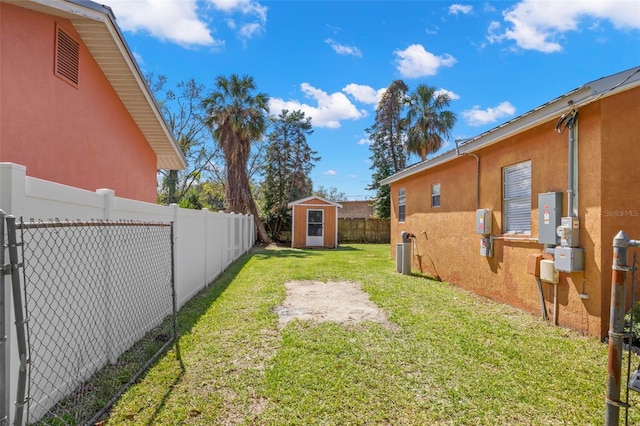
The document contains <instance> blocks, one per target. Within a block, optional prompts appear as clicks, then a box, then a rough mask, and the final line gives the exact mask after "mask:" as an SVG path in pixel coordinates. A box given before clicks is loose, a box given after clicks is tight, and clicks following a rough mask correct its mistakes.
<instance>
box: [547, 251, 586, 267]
mask: <svg viewBox="0 0 640 426" xmlns="http://www.w3.org/2000/svg"><path fill="white" fill-rule="evenodd" d="M554 258H555V267H556V269H557V270H558V271H562V272H575V271H584V249H582V248H579V247H567V246H556V248H555V249H554Z"/></svg>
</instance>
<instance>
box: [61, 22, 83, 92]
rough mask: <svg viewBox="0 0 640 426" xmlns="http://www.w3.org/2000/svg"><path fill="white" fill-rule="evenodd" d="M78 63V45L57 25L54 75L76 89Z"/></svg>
mask: <svg viewBox="0 0 640 426" xmlns="http://www.w3.org/2000/svg"><path fill="white" fill-rule="evenodd" d="M79 62H80V43H78V42H77V41H75V40H74V39H73V38H72V37H71V36H70V35H69V34H68V33H67V32H65V31H64V30H63V29H62V27H60V26H59V25H57V26H56V62H55V74H56V75H57V76H58V77H60V78H62V79H63V80H65V81H67V82H69V83H71V84H73V85H74V86H76V87H77V86H78V67H79Z"/></svg>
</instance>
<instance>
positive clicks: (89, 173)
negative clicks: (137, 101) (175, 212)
mask: <svg viewBox="0 0 640 426" xmlns="http://www.w3.org/2000/svg"><path fill="white" fill-rule="evenodd" d="M56 25H60V26H61V27H62V28H63V29H64V30H65V31H66V32H67V33H68V34H69V35H71V36H72V37H73V38H75V39H76V41H78V42H79V43H80V62H79V83H78V87H74V86H73V85H71V84H69V83H67V82H66V81H64V80H62V79H61V78H58V77H57V76H56V75H55V74H54V50H55V33H56ZM0 31H1V35H2V37H1V38H0V50H1V51H2V61H0V77H1V78H0V94H1V96H0V98H1V100H0V102H1V105H0V161H5V162H13V163H18V164H22V165H24V166H26V167H27V174H28V175H29V176H33V177H37V178H40V179H45V180H49V181H53V182H58V183H62V184H66V185H70V186H75V187H79V188H83V189H88V190H91V191H95V190H96V189H99V188H110V189H113V190H115V191H116V195H117V196H120V197H125V198H131V199H136V200H141V201H148V202H156V187H157V183H156V168H157V159H156V155H155V153H154V152H153V150H152V149H151V147H150V146H149V144H148V142H147V141H146V139H145V138H144V136H143V135H142V133H141V132H140V130H139V128H138V127H137V125H136V123H135V122H134V120H133V118H132V117H131V116H130V114H129V113H128V111H127V109H126V108H125V106H124V105H123V104H122V102H121V100H120V98H119V97H118V96H117V94H116V92H115V91H114V90H113V88H112V87H111V85H110V84H109V82H108V80H107V79H106V77H105V76H104V74H103V73H102V71H101V69H100V68H99V67H98V65H97V63H96V62H95V60H94V59H93V57H92V56H91V54H90V53H89V51H88V50H87V48H86V47H85V45H84V44H83V43H82V40H81V39H80V37H79V36H78V34H77V32H76V31H75V30H74V27H73V25H72V24H71V22H70V21H68V20H66V19H62V18H58V17H54V16H50V15H47V14H43V13H39V12H34V11H31V10H27V9H23V8H20V7H16V6H13V5H8V4H5V3H1V4H0Z"/></svg>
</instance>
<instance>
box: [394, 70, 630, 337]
mask: <svg viewBox="0 0 640 426" xmlns="http://www.w3.org/2000/svg"><path fill="white" fill-rule="evenodd" d="M639 146H640V67H636V68H633V69H630V70H627V71H624V72H620V73H618V74H614V75H611V76H607V77H604V78H601V79H599V80H595V81H592V82H589V83H586V84H585V85H583V86H581V87H578V88H577V89H575V90H572V91H570V92H568V93H566V94H564V95H562V96H560V97H558V98H556V99H553V100H551V101H549V102H548V103H546V104H544V105H541V106H540V107H538V108H535V109H534V110H532V111H529V112H527V113H525V114H523V115H521V116H519V117H517V118H514V119H513V120H511V121H509V122H507V123H504V124H502V125H500V126H498V127H496V128H494V129H492V130H490V131H487V132H485V133H483V134H481V135H478V136H476V137H474V138H471V139H468V140H465V141H462V142H459V143H458V144H457V147H456V149H455V150H452V151H449V152H446V153H444V154H442V155H439V156H437V157H434V158H431V159H428V160H426V161H423V162H421V163H418V164H415V165H412V166H410V167H408V168H406V169H405V170H403V171H401V172H399V173H397V174H396V175H394V176H391V177H389V178H388V179H386V180H384V181H383V182H382V183H384V184H390V185H391V193H392V216H391V239H392V241H391V242H392V249H391V255H392V256H395V255H396V248H397V247H396V244H397V243H401V242H402V235H401V233H402V232H403V231H405V232H407V234H404V236H405V237H407V236H409V237H410V238H413V239H415V243H416V244H414V245H413V246H414V247H415V249H414V251H413V253H412V254H411V259H412V268H413V269H414V270H422V271H423V272H424V273H425V274H429V275H432V276H439V277H441V278H442V279H443V280H445V281H448V282H451V283H453V284H455V285H458V286H460V287H464V288H466V289H468V290H471V291H473V292H475V293H477V294H479V295H482V296H486V297H488V298H491V299H494V300H497V301H500V302H504V303H507V304H509V305H512V306H514V307H517V308H520V309H523V310H525V311H529V312H532V313H534V314H536V315H540V316H542V312H545V313H546V314H547V315H548V318H549V319H550V320H551V319H552V318H553V319H555V321H556V323H557V324H559V325H560V326H565V327H569V328H573V329H575V330H578V331H581V332H583V333H585V334H589V335H593V336H597V337H604V336H605V335H606V333H607V330H608V328H609V310H610V306H609V305H610V299H611V277H612V271H611V267H612V258H613V255H612V253H613V249H612V243H613V237H614V236H615V235H616V234H617V233H618V231H620V230H624V231H625V233H626V234H627V235H629V238H633V239H638V238H640V192H638V191H637V190H635V189H634V188H635V187H636V186H637V184H638V183H640V167H639V166H638V164H640V149H639ZM558 228H560V229H558ZM427 255H428V257H427ZM429 258H431V260H432V261H430V260H429ZM541 267H542V269H543V271H540V268H541ZM543 273H544V274H545V276H544V277H542V278H543V279H542V280H541V282H540V284H541V285H540V287H539V286H538V285H537V284H538V282H537V279H538V277H539V276H540V275H541V274H543ZM556 273H557V281H558V283H557V284H553V281H555V280H556V275H555V274H556ZM549 274H551V275H549ZM549 277H551V278H549ZM554 293H555V296H554ZM541 296H542V297H541ZM636 300H638V298H636Z"/></svg>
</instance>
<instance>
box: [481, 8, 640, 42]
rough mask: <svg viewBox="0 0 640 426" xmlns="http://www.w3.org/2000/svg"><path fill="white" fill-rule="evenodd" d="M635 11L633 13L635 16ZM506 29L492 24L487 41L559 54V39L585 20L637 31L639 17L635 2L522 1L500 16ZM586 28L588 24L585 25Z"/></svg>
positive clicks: (639, 27) (575, 29) (576, 29)
mask: <svg viewBox="0 0 640 426" xmlns="http://www.w3.org/2000/svg"><path fill="white" fill-rule="evenodd" d="M634 11H635V12H634ZM502 15H503V17H504V21H505V24H506V29H505V31H504V32H502V33H498V32H497V30H498V29H499V26H498V25H496V24H495V23H491V25H490V27H489V35H488V37H487V38H488V40H489V41H490V42H491V43H498V42H501V41H503V40H504V39H507V40H513V41H515V43H516V45H517V46H518V47H519V48H521V49H525V50H538V51H540V52H544V53H552V52H559V51H561V50H562V45H561V44H560V41H561V39H562V35H563V34H564V33H566V32H569V31H579V30H580V29H581V26H580V24H581V20H582V19H583V18H585V17H589V18H592V19H603V20H608V21H611V23H612V24H613V26H614V27H615V28H617V29H640V13H638V7H637V4H634V2H631V1H630V2H621V1H620V0H574V1H554V2H552V1H544V2H543V1H536V0H523V1H521V2H520V3H518V4H516V5H515V6H513V7H511V8H509V9H506V10H505V11H503V12H502ZM585 25H587V26H588V25H589V23H587V24H585Z"/></svg>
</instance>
